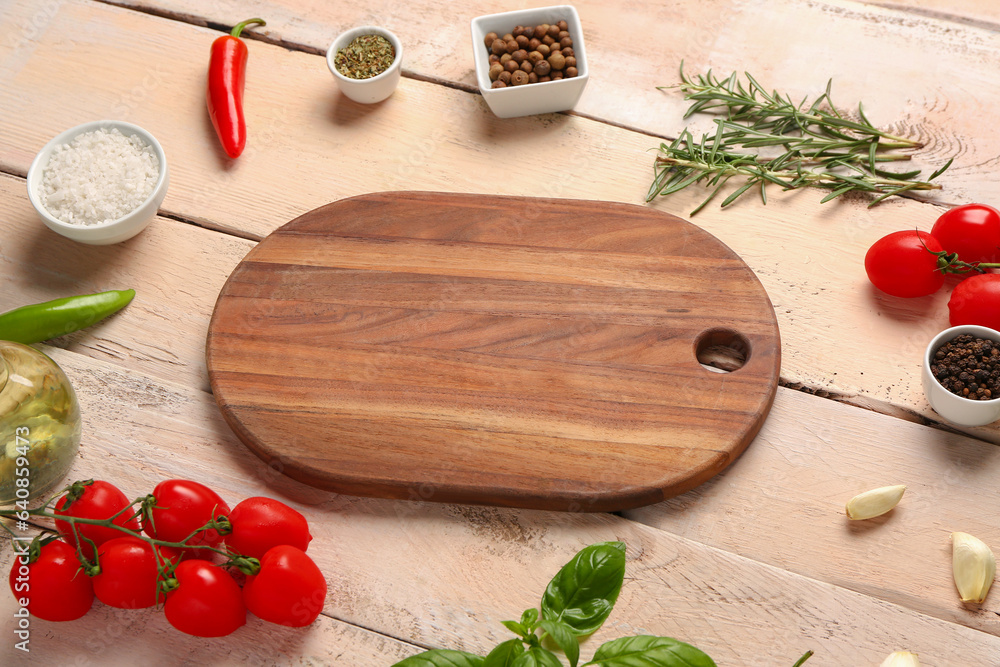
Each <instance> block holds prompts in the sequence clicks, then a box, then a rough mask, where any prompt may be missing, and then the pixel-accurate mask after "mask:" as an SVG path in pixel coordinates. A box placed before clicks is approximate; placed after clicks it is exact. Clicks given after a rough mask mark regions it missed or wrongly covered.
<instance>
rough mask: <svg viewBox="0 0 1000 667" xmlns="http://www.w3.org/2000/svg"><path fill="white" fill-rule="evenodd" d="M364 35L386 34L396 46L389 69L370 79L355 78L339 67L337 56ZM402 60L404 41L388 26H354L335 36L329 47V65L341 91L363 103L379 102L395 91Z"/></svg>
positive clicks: (400, 72)
mask: <svg viewBox="0 0 1000 667" xmlns="http://www.w3.org/2000/svg"><path fill="white" fill-rule="evenodd" d="M361 35H381V36H382V37H385V38H386V39H387V40H389V43H390V44H392V48H393V50H394V51H395V52H396V58H395V59H394V60H393V61H392V64H391V65H389V69H387V70H386V71H384V72H382V73H381V74H379V75H377V76H373V77H371V78H369V79H351V78H349V77H346V76H344V75H343V74H341V73H340V72H338V71H337V65H336V64H335V59H336V57H337V51H339V50H341V49H342V48H344V47H345V46H347V45H348V44H350V43H351V42H353V41H354V39H355V38H356V37H360V36H361ZM402 62H403V43H402V42H400V41H399V38H398V37H396V36H395V35H394V34H392V33H391V32H389V31H388V30H386V29H385V28H376V27H375V26H361V27H360V28H352V29H351V30H348V31H347V32H343V33H341V34H340V35H338V36H337V39H335V40H333V44H331V45H330V48H329V49H327V51H326V66H327V67H329V68H330V71H331V72H332V73H333V78H334V79H336V80H337V85H338V86H339V87H340V92H342V93H344V94H345V95H347V96H348V97H349V98H351V99H352V100H354V101H355V102H360V103H361V104H375V103H376V102H381V101H382V100H384V99H386V98H387V97H389V96H390V95H392V93H393V91H395V90H396V86H397V84H399V77H400V75H401V74H402V72H403V68H402Z"/></svg>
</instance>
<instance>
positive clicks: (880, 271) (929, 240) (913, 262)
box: [865, 230, 944, 297]
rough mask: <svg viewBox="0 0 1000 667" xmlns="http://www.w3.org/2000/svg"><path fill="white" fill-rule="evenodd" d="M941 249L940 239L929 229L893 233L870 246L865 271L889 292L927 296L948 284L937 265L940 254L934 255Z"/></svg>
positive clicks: (869, 277)
mask: <svg viewBox="0 0 1000 667" xmlns="http://www.w3.org/2000/svg"><path fill="white" fill-rule="evenodd" d="M924 246H926V247H924ZM941 249H942V248H941V244H940V243H938V241H937V239H935V238H934V237H933V236H931V235H930V234H928V233H927V232H918V231H916V230H905V231H901V232H893V233H892V234H889V235H888V236H883V237H882V238H880V239H879V240H878V241H876V242H875V243H874V244H872V247H871V248H869V249H868V254H867V255H865V271H866V272H867V273H868V279H869V280H871V281H872V284H873V285H875V287H877V288H879V289H880V290H882V291H883V292H885V293H886V294H891V295H892V296H901V297H916V296H927V295H928V294H933V293H934V292H936V291H938V290H939V289H941V286H942V285H943V284H944V274H943V273H941V272H940V271H938V268H937V257H935V256H934V255H933V254H931V252H940V251H941ZM928 250H930V251H931V252H928Z"/></svg>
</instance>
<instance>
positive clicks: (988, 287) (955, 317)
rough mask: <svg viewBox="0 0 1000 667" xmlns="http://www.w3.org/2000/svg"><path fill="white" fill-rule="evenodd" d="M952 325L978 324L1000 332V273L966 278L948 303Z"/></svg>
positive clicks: (957, 286)
mask: <svg viewBox="0 0 1000 667" xmlns="http://www.w3.org/2000/svg"><path fill="white" fill-rule="evenodd" d="M948 313H949V314H950V319H951V325H952V326H953V327H957V326H958V325H960V324H978V325H979V326H981V327H989V328H990V329H996V330H998V331H1000V273H982V274H977V275H974V276H970V277H969V278H966V279H965V280H963V281H962V282H960V283H959V284H958V285H956V286H955V290H954V291H953V292H952V293H951V299H950V300H949V301H948Z"/></svg>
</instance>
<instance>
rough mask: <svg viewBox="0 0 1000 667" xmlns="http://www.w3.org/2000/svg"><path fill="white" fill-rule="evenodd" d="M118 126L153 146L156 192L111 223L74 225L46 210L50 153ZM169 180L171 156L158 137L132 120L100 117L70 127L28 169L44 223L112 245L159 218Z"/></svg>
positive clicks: (92, 242)
mask: <svg viewBox="0 0 1000 667" xmlns="http://www.w3.org/2000/svg"><path fill="white" fill-rule="evenodd" d="M114 128H117V129H118V131H119V132H121V133H122V134H124V135H125V136H133V135H134V136H138V137H139V138H140V139H141V140H142V141H143V142H144V143H145V144H147V145H149V146H151V147H152V148H153V152H154V153H155V154H156V158H157V160H159V162H160V175H159V178H157V179H156V185H155V186H154V187H153V192H152V193H150V195H149V197H147V198H146V201H144V202H143V203H142V204H140V205H139V206H138V207H137V208H134V209H132V212H130V213H128V214H126V215H124V216H122V217H120V218H118V219H117V220H112V221H111V222H105V223H101V224H97V225H73V224H70V223H68V222H63V221H62V220H60V219H58V218H56V217H54V216H53V215H52V214H50V213H49V212H48V211H46V210H45V206H44V205H43V204H42V201H41V197H40V195H39V188H40V185H41V182H42V174H43V172H44V171H45V167H46V166H47V165H48V162H49V156H50V155H52V151H54V150H55V148H56V146H60V145H62V144H68V143H69V142H71V141H73V139H75V138H76V137H77V136H79V135H81V134H83V133H84V132H92V131H94V130H99V129H107V130H111V129H114ZM169 183H170V174H169V171H168V169H167V156H166V154H165V153H164V152H163V147H162V146H160V142H158V141H157V140H156V137H154V136H153V135H152V134H150V133H149V132H147V131H146V130H144V129H142V128H141V127H139V126H138V125H133V124H132V123H126V122H124V121H120V120H96V121H93V122H90V123H84V124H83V125H77V126H76V127H74V128H71V129H69V130H66V131H65V132H63V133H62V134H60V135H58V136H56V137H55V138H54V139H52V141H50V142H49V143H47V144H45V147H44V148H42V150H40V151H39V152H38V155H36V156H35V159H34V160H33V161H32V162H31V167H29V169H28V199H30V200H31V205H32V206H34V207H35V211H37V212H38V215H39V217H41V219H42V222H44V223H45V225H46V226H47V227H48V228H49V229H51V230H52V231H54V232H57V233H59V234H62V235H63V236H65V237H67V238H70V239H73V240H74V241H79V242H80V243H87V244H90V245H109V244H112V243H119V242H121V241H125V240H127V239H130V238H132V237H133V236H135V235H136V234H138V233H139V232H141V231H142V230H143V229H145V228H146V226H147V225H149V223H150V222H152V220H153V218H154V217H156V212H157V211H158V210H159V208H160V204H161V203H163V198H164V197H165V196H166V195H167V186H168V185H169Z"/></svg>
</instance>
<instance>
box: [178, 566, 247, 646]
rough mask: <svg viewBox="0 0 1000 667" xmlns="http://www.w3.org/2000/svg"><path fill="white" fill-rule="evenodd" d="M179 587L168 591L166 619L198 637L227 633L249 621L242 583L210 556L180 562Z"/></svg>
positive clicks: (217, 635) (183, 630)
mask: <svg viewBox="0 0 1000 667" xmlns="http://www.w3.org/2000/svg"><path fill="white" fill-rule="evenodd" d="M174 579H176V580H177V587H176V588H175V589H173V590H172V591H170V592H169V593H167V601H166V603H164V605H163V611H164V613H165V614H166V616H167V621H169V622H170V625H172V626H174V627H175V628H177V629H178V630H180V631H181V632H186V633H187V634H189V635H194V636H195V637H224V636H225V635H228V634H231V633H233V632H235V631H236V630H238V629H239V628H240V627H241V626H242V625H245V624H246V622H247V609H246V606H244V604H243V595H242V593H241V592H240V587H239V586H238V585H237V584H236V581H235V580H234V579H233V578H232V576H230V574H229V573H228V572H226V571H225V570H224V569H222V568H221V567H219V566H218V565H213V564H212V563H210V562H208V561H207V560H199V559H192V560H186V561H183V562H181V564H180V565H178V566H177V569H176V570H174Z"/></svg>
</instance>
